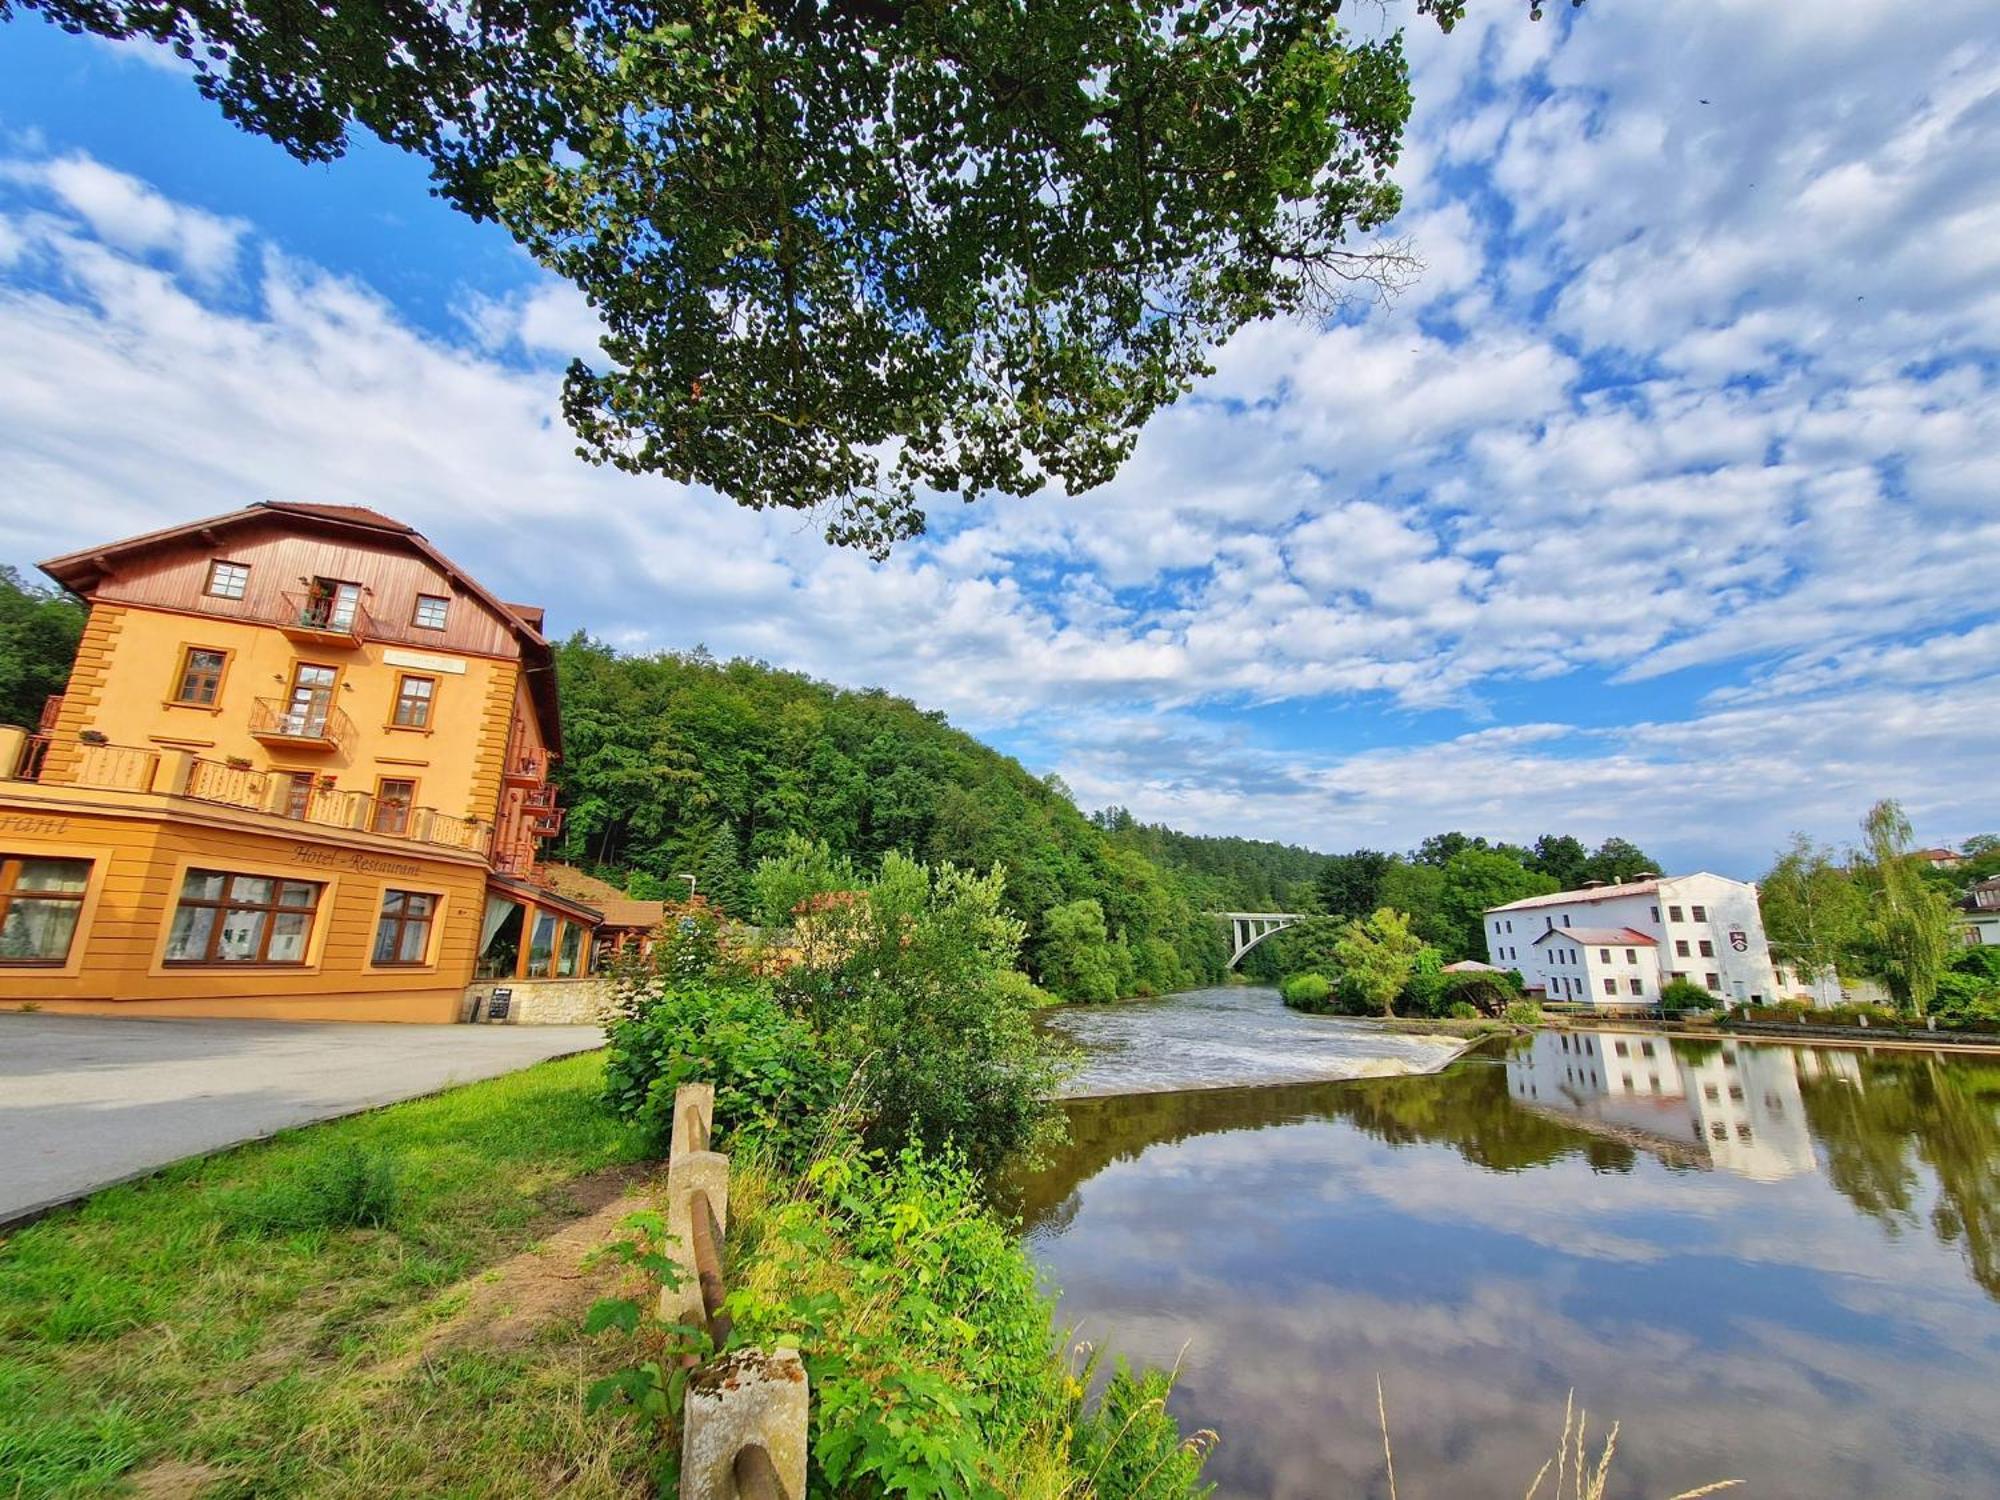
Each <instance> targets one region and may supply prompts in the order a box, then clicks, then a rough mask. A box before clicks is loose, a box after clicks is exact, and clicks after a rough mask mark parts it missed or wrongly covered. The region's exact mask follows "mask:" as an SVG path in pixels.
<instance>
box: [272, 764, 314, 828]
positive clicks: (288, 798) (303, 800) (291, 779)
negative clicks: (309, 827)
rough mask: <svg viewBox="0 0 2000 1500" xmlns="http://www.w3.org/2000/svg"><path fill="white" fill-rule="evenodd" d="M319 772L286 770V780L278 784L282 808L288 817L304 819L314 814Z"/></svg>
mask: <svg viewBox="0 0 2000 1500" xmlns="http://www.w3.org/2000/svg"><path fill="white" fill-rule="evenodd" d="M318 782H319V774H318V773H317V772H315V771H286V772H285V773H284V780H283V781H281V782H280V783H279V784H278V790H279V792H280V794H281V797H282V799H283V801H282V808H281V810H282V811H283V813H284V815H285V816H286V817H288V818H297V819H299V820H300V821H304V820H305V819H307V818H310V817H311V816H312V805H313V792H314V791H315V789H316V788H317V785H318Z"/></svg>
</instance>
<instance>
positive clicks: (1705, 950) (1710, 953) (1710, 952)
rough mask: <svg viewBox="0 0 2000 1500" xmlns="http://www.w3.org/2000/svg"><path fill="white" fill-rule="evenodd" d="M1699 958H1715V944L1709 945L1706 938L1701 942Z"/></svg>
mask: <svg viewBox="0 0 2000 1500" xmlns="http://www.w3.org/2000/svg"><path fill="white" fill-rule="evenodd" d="M1701 956H1702V957H1703V958H1713V957H1715V944H1713V943H1711V942H1710V941H1709V940H1708V939H1707V938H1703V939H1702V940H1701Z"/></svg>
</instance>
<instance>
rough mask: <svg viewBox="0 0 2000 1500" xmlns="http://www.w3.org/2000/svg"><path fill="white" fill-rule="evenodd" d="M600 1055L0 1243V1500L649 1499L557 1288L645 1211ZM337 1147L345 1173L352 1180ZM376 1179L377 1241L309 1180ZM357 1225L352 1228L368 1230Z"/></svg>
mask: <svg viewBox="0 0 2000 1500" xmlns="http://www.w3.org/2000/svg"><path fill="white" fill-rule="evenodd" d="M602 1069H603V1062H602V1058H601V1056H600V1055H597V1054H589V1055H585V1056H581V1057H571V1058H564V1059H561V1060H559V1061H555V1062H550V1063H545V1064H543V1065H541V1066H539V1067H535V1068H531V1069H529V1070H527V1071H525V1072H521V1073H516V1074H512V1075H510V1076H508V1077H505V1078H499V1079H493V1080H490V1081H488V1082H484V1083H476V1084H472V1085H469V1086H467V1087H465V1088H461V1089H456V1090H454V1091H452V1092H450V1093H447V1094H441V1095H438V1096H436V1097H433V1098H429V1099H420V1100H414V1101H411V1102H410V1103H407V1104H399V1105H395V1106H393V1107H391V1108H388V1109H383V1110H379V1111H377V1112H375V1113H372V1114H368V1115H362V1116H357V1117H355V1118H352V1119H348V1120H341V1121H336V1122H333V1123H331V1124H326V1125H316V1126H312V1127H309V1128H307V1129H304V1130H299V1131H293V1132H288V1133H286V1134H284V1135H281V1136H278V1137H276V1138H275V1139H273V1140H270V1141H267V1142H262V1143H258V1144H255V1145H249V1146H244V1147H240V1148H238V1149H236V1150H233V1151H229V1152H225V1153H223V1154H221V1155H218V1156H213V1157H209V1158H206V1159H204V1160H201V1161H196V1162H191V1163H187V1164H184V1165H182V1166H179V1167H174V1168H170V1169H168V1170H167V1171H165V1172H163V1173H161V1174H159V1175H158V1176H156V1177H153V1178H151V1179H148V1180H147V1181H144V1182H141V1183H134V1184H131V1185H128V1186H125V1187H118V1188H112V1189H110V1190H109V1191H106V1192H103V1193H100V1194H98V1195H97V1196H96V1197H95V1198H92V1199H91V1200H90V1201H89V1202H87V1203H85V1204H83V1205H82V1206H81V1207H79V1208H75V1209H69V1210H64V1211H61V1212H59V1213H57V1214H55V1215H53V1216H52V1217H50V1218H48V1219H45V1220H43V1221H41V1222H39V1223H36V1224H32V1225H29V1226H28V1227H26V1228H24V1229H22V1230H20V1231H18V1232H16V1233H15V1234H13V1235H12V1236H11V1237H10V1238H6V1239H0V1497H24V1496H40V1495H83V1494H103V1493H121V1492H122V1493H133V1494H140V1495H154V1496H168V1495H172V1496H192V1495H197V1494H199V1495H202V1496H231V1495H245V1496H248V1495H259V1496H271V1495H317V1494H329V1495H331V1494H340V1495H343V1496H353V1495H407V1494H440V1495H462V1496H484V1495H545V1494H548V1493H549V1492H551V1491H552V1490H554V1489H556V1488H557V1487H559V1486H560V1487H563V1488H564V1490H565V1493H567V1494H570V1495H577V1496H596V1495H627V1494H635V1493H644V1492H646V1491H647V1490H648V1488H649V1485H648V1477H647V1471H646V1460H647V1454H646V1447H645V1443H644V1441H643V1440H641V1439H640V1438H639V1437H638V1435H637V1434H636V1433H634V1432H633V1431H632V1430H631V1429H629V1428H626V1427H621V1425H620V1424H618V1423H615V1422H613V1421H611V1420H610V1419H608V1418H602V1417H600V1418H588V1419H587V1418H585V1417H584V1416H582V1414H581V1397H582V1392H583V1390H584V1388H585V1387H586V1386H587V1385H589V1383H590V1382H591V1381H592V1380H594V1379H595V1378H596V1377H597V1376H598V1375H601V1374H603V1373H604V1372H605V1369H606V1368H607V1367H608V1366H610V1365H615V1364H616V1363H617V1362H618V1351H616V1350H613V1349H608V1348H604V1347H602V1346H600V1345H598V1344H597V1343H594V1342H593V1341H588V1340H585V1339H584V1338H583V1337H582V1335H581V1333H580V1331H579V1326H578V1320H579V1318H580V1316H581V1313H582V1311H583V1310H584V1309H586V1308H587V1307H588V1305H589V1303H590V1301H591V1300H592V1299H593V1298H594V1297H595V1296H597V1295H599V1294H600V1292H601V1291H602V1290H603V1289H604V1283H605V1281H606V1278H607V1276H608V1273H603V1272H594V1273H591V1274H590V1275H583V1274H581V1273H580V1269H579V1267H580V1262H581V1259H582V1256H583V1254H584V1252H585V1250H586V1249H587V1248H588V1247H589V1246H590V1245H591V1244H593V1243H597V1242H601V1241H602V1240H603V1239H605V1238H607V1237H611V1234H612V1231H613V1229H614V1228H615V1225H616V1222H617V1220H618V1218H620V1217H622V1215H623V1213H624V1212H626V1211H627V1210H628V1209H629V1208H631V1207H633V1206H636V1205H635V1204H634V1203H633V1202H631V1201H629V1200H630V1199H632V1198H633V1197H635V1196H641V1195H643V1194H644V1193H645V1191H646V1189H645V1188H644V1186H643V1185H642V1177H643V1176H644V1174H643V1172H642V1170H641V1168H640V1165H639V1163H640V1162H641V1160H642V1157H643V1151H642V1142H641V1140H640V1138H639V1137H638V1135H637V1134H636V1133H635V1132H633V1131H631V1130H629V1129H627V1128H626V1127H624V1126H622V1125H620V1124H619V1123H618V1122H616V1121H615V1120H613V1119H612V1118H611V1116H610V1115H609V1114H607V1113H605V1112H604V1111H603V1110H602V1109H600V1108H599V1106H598V1103H597V1094H598V1088H599V1084H600V1080H601V1076H602ZM357 1149H358V1151H359V1153H360V1154H359V1155H357ZM385 1157H386V1159H387V1160H389V1161H391V1162H393V1171H392V1173H391V1175H392V1176H393V1179H394V1183H395V1193H394V1207H393V1210H392V1211H391V1212H390V1213H389V1214H388V1216H387V1218H386V1222H383V1223H381V1224H380V1225H377V1226H372V1227H371V1226H369V1225H367V1224H366V1223H365V1222H364V1226H363V1227H345V1226H320V1227H313V1226H312V1224H311V1220H312V1218H313V1216H314V1213H315V1210H316V1208H317V1207H319V1206H321V1205H322V1204H323V1202H324V1201H325V1200H326V1199H327V1197H328V1192H327V1190H326V1189H324V1188H315V1187H314V1186H313V1184H314V1183H316V1182H321V1181H323V1180H325V1179H326V1178H327V1177H328V1175H329V1174H334V1175H337V1174H338V1172H339V1171H340V1169H341V1168H342V1166H343V1165H346V1166H350V1167H351V1166H353V1165H354V1164H356V1163H357V1162H366V1163H371V1164H373V1163H379V1162H381V1161H383V1160H384V1159H385ZM366 1217H367V1218H373V1217H374V1215H373V1214H372V1213H371V1214H369V1215H367V1216H366Z"/></svg>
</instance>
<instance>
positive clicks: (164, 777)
mask: <svg viewBox="0 0 2000 1500" xmlns="http://www.w3.org/2000/svg"><path fill="white" fill-rule="evenodd" d="M194 762H195V753H194V752H193V751H192V750H162V751H161V752H160V760H159V764H158V765H157V766H155V767H154V770H153V790H154V791H156V792H165V793H166V794H167V795H168V796H169V797H185V796H186V795H187V792H188V783H189V782H190V781H192V780H193V779H194Z"/></svg>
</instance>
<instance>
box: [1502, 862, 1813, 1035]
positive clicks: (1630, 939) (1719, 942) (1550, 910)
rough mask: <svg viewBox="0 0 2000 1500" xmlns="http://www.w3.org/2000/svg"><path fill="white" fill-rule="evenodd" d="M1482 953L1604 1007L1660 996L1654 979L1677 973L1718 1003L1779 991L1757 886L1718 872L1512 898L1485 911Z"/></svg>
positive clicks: (1533, 981)
mask: <svg viewBox="0 0 2000 1500" xmlns="http://www.w3.org/2000/svg"><path fill="white" fill-rule="evenodd" d="M1628 952H1629V953H1630V955H1631V956H1630V957H1629V958H1628V957H1627V953H1628ZM1486 956H1487V957H1488V959H1490V960H1491V961H1492V962H1493V963H1495V964H1498V965H1499V966H1500V967H1502V968H1508V969H1519V970H1520V971H1521V976H1522V978H1524V979H1525V980H1526V981H1527V982H1528V985H1529V987H1530V988H1540V989H1541V990H1542V991H1543V992H1544V994H1546V996H1547V997H1548V998H1549V999H1550V1000H1555V1001H1570V1002H1574V1003H1577V1004H1589V1005H1595V1006H1601V1007H1610V1008H1616V1007H1621V1006H1623V1007H1631V1006H1635V1005H1646V1006H1650V1005H1654V1004H1657V1003H1658V1002H1659V996H1660V988H1661V986H1663V985H1665V984H1666V983H1667V982H1668V981H1669V980H1672V979H1676V978H1679V979H1687V980H1690V981H1692V982H1693V983H1695V984H1697V985H1700V986H1701V987H1702V988H1703V989H1705V990H1707V991H1708V992H1709V993H1710V994H1712V995H1714V996H1715V997H1716V999H1717V1000H1718V1001H1719V1002H1725V1003H1733V1002H1737V1001H1743V1002H1747V1003H1749V1004H1753V1005H1768V1004H1770V1003H1772V1002H1773V1001H1775V1000H1777V999H1780V998H1782V997H1783V996H1784V994H1785V993H1786V992H1785V991H1782V990H1781V989H1780V988H1779V985H1778V977H1777V974H1776V973H1775V972H1774V970H1773V968H1772V964H1771V949H1770V945H1769V944H1768V943H1767V942H1765V940H1764V919H1763V915H1762V914H1761V913H1760V912H1759V910H1758V908H1757V887H1756V886H1754V885H1752V884H1750V883H1749V882H1748V881H1743V880H1730V879H1729V878H1727V877H1726V876H1722V875H1709V874H1696V875H1677V876H1667V877H1658V876H1656V877H1653V878H1650V879H1646V880H1632V881H1627V882H1625V883H1623V884H1621V885H1593V886H1585V887H1583V888H1582V889H1579V890H1574V891H1557V892H1555V893H1554V894H1553V895H1548V896H1530V897H1528V898H1526V899H1525V900H1522V901H1510V902H1508V903H1507V904H1506V905H1505V906H1496V907H1494V908H1493V909H1492V910H1491V911H1489V912H1487V913H1486ZM1635 986H1636V988H1635Z"/></svg>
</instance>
